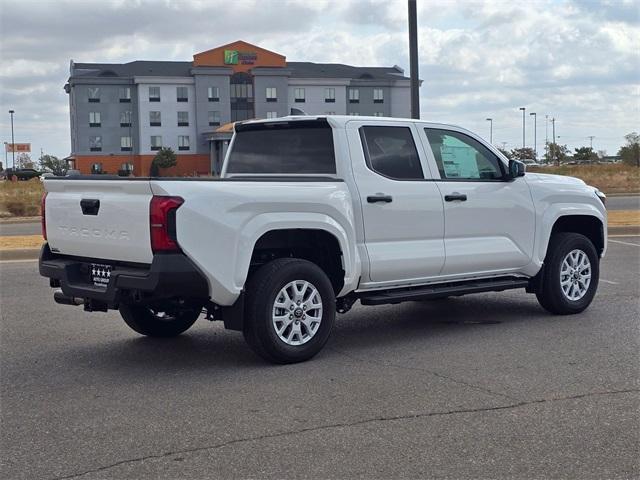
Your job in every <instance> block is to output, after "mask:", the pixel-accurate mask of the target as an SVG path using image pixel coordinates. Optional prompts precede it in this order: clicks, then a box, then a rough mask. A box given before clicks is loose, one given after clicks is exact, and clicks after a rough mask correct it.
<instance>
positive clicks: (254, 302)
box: [243, 258, 336, 363]
mask: <svg viewBox="0 0 640 480" xmlns="http://www.w3.org/2000/svg"><path fill="white" fill-rule="evenodd" d="M246 292H247V299H246V308H245V320H244V329H243V333H244V338H245V340H246V341H247V343H248V344H249V346H250V347H251V348H252V349H253V350H254V351H255V352H256V353H257V354H258V355H260V356H261V357H262V358H264V359H265V360H268V361H270V362H274V363H295V362H302V361H305V360H308V359H310V358H311V357H313V356H314V355H315V354H316V353H318V352H319V351H320V350H321V349H322V347H323V346H324V344H325V343H326V342H327V340H328V338H329V334H330V333H331V329H332V328H333V323H334V320H335V312H336V298H335V293H334V291H333V287H332V285H331V282H330V281H329V278H328V277H327V275H326V274H325V273H324V272H323V271H322V269H320V267H318V266H317V265H316V264H314V263H311V262H309V261H307V260H302V259H297V258H279V259H276V260H273V261H272V262H269V263H267V264H266V265H263V266H262V267H260V268H259V269H258V270H257V271H256V272H255V273H254V274H253V275H252V276H251V278H250V279H249V281H248V282H247V290H246Z"/></svg>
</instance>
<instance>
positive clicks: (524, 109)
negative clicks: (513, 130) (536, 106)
mask: <svg viewBox="0 0 640 480" xmlns="http://www.w3.org/2000/svg"><path fill="white" fill-rule="evenodd" d="M520 110H522V149H523V150H524V147H525V138H524V115H525V113H524V112H525V111H526V108H525V107H520Z"/></svg>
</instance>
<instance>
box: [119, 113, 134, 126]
mask: <svg viewBox="0 0 640 480" xmlns="http://www.w3.org/2000/svg"><path fill="white" fill-rule="evenodd" d="M120 126H121V127H130V126H131V112H130V111H128V110H127V111H124V112H120Z"/></svg>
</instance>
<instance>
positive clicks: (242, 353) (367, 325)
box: [72, 295, 554, 375]
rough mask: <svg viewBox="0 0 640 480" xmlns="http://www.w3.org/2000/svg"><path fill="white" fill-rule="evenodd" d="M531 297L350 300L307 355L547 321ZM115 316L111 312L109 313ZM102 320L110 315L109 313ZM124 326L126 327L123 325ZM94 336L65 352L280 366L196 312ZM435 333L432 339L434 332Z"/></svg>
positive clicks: (198, 365)
mask: <svg viewBox="0 0 640 480" xmlns="http://www.w3.org/2000/svg"><path fill="white" fill-rule="evenodd" d="M553 319H554V317H552V316H550V315H549V314H547V313H546V312H544V310H542V309H541V307H539V306H538V304H537V302H536V301H535V298H534V299H533V300H532V299H531V298H529V297H520V298H517V297H515V296H509V297H507V296H498V295H495V296H486V295H485V296H482V297H480V296H476V297H466V298H464V299H463V298H454V299H445V300H438V301H431V302H408V303H404V304H401V305H389V306H382V307H366V308H365V307H356V308H354V309H353V310H352V311H351V312H349V313H348V314H345V315H339V316H338V317H337V319H336V325H335V327H334V330H333V332H332V336H331V337H330V338H329V341H328V343H327V345H326V347H325V349H324V350H323V351H321V352H320V353H319V354H318V356H317V357H316V358H315V359H313V360H312V362H323V361H328V360H332V359H334V357H339V356H340V355H341V354H340V352H338V351H336V350H334V349H333V348H332V347H335V348H336V349H340V350H345V349H347V350H348V351H349V352H351V353H353V354H354V355H357V354H358V353H359V352H361V353H364V354H367V353H375V351H376V350H378V349H379V348H380V347H382V346H385V347H386V348H399V347H400V348H403V347H404V346H408V345H409V344H415V343H417V342H419V343H421V345H423V346H424V348H428V345H429V342H430V341H438V342H442V341H453V340H456V339H457V338H459V337H461V338H462V339H464V338H465V337H466V338H469V335H475V334H476V333H477V332H478V330H479V329H486V328H505V327H508V328H513V325H514V324H518V323H520V322H536V321H553ZM114 320H115V319H114ZM109 321H113V320H112V319H110V320H109ZM123 328H126V327H123ZM127 333H128V334H130V336H129V337H128V338H122V337H121V336H120V335H118V338H113V339H111V340H108V339H103V340H104V341H99V342H94V343H91V344H87V345H83V346H80V345H78V346H75V347H74V348H73V354H72V355H73V357H74V358H76V359H78V358H79V357H80V358H82V357H86V358H88V359H91V368H94V369H95V368H97V369H106V370H112V369H117V370H120V369H122V370H126V371H127V375H129V374H131V375H139V374H141V373H142V372H141V371H144V372H146V373H149V372H150V371H153V372H154V373H155V374H161V373H177V372H192V373H195V372H198V371H206V372H207V374H208V375H209V374H211V373H212V372H215V371H217V370H231V369H238V368H240V369H242V368H249V369H255V368H282V367H278V366H274V365H270V364H268V363H266V362H264V361H262V360H261V359H260V358H259V357H257V356H256V355H255V354H253V352H251V350H250V349H249V347H248V346H247V345H246V344H245V342H244V339H243V337H242V334H241V333H240V332H233V331H225V330H224V329H223V328H222V325H221V324H219V323H217V322H216V323H213V324H209V325H208V324H207V322H205V321H204V320H199V321H198V322H197V323H196V324H195V326H194V327H193V328H192V329H191V330H189V331H188V332H186V333H185V334H183V335H181V336H179V337H176V338H172V339H154V338H147V337H139V336H134V335H135V334H134V333H133V332H128V331H127ZM436 339H437V340H436Z"/></svg>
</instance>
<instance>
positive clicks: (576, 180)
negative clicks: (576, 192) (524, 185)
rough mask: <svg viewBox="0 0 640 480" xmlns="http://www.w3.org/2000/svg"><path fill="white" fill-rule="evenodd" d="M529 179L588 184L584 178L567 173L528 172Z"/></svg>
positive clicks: (568, 183) (563, 183) (544, 181)
mask: <svg viewBox="0 0 640 480" xmlns="http://www.w3.org/2000/svg"><path fill="white" fill-rule="evenodd" d="M526 177H527V180H528V181H534V182H541V183H555V184H561V185H586V183H585V182H584V181H583V180H580V179H579V178H576V177H568V176H566V175H552V174H550V173H530V172H527V175H526Z"/></svg>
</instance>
